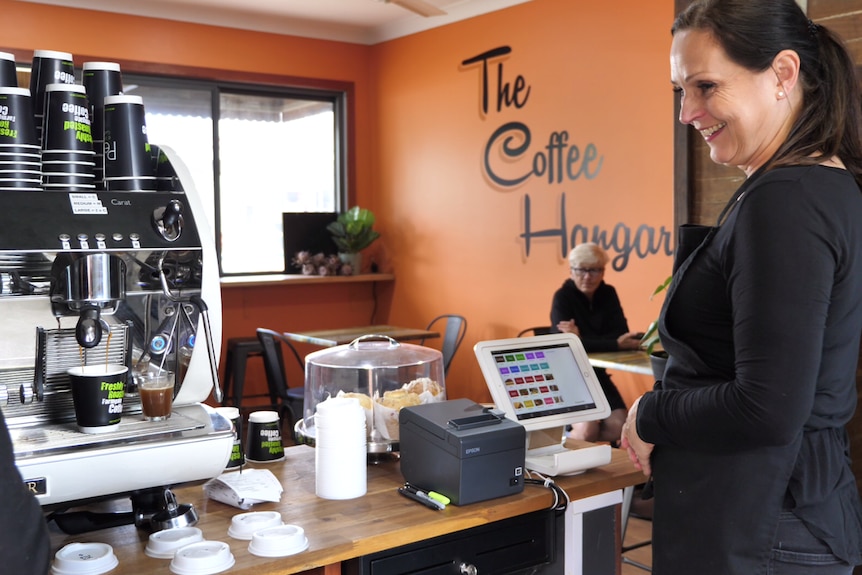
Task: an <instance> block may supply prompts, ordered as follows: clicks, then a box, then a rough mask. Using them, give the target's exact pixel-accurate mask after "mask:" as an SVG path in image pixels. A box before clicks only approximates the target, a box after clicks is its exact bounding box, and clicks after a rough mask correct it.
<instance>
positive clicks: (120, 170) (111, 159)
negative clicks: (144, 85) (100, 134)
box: [104, 95, 156, 189]
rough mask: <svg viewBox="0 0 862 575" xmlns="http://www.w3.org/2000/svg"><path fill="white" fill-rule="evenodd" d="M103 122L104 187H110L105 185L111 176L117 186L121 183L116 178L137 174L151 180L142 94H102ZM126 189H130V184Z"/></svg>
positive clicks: (135, 175) (141, 177)
mask: <svg viewBox="0 0 862 575" xmlns="http://www.w3.org/2000/svg"><path fill="white" fill-rule="evenodd" d="M104 122H105V124H104V125H105V141H104V157H105V186H106V188H107V189H111V188H110V187H109V185H108V182H109V181H111V180H116V182H117V183H116V184H115V185H117V186H121V185H122V184H120V183H118V182H120V181H122V180H123V179H135V178H140V179H141V180H142V182H145V181H146V180H148V179H150V178H152V179H153V181H155V177H156V172H155V168H154V167H153V161H152V155H151V153H150V145H149V142H148V141H147V123H146V115H145V111H144V101H143V98H141V97H140V96H125V95H123V96H108V97H106V98H105V116H104ZM136 183H139V182H136ZM114 189H121V188H120V187H117V188H114ZM126 189H134V186H132V188H126ZM143 189H155V187H152V188H143Z"/></svg>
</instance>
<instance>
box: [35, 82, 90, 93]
mask: <svg viewBox="0 0 862 575" xmlns="http://www.w3.org/2000/svg"><path fill="white" fill-rule="evenodd" d="M45 91H46V92H78V93H80V94H86V93H87V89H86V88H84V86H83V85H81V84H48V85H47V86H45Z"/></svg>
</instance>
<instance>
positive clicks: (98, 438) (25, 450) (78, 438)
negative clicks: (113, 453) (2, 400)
mask: <svg viewBox="0 0 862 575" xmlns="http://www.w3.org/2000/svg"><path fill="white" fill-rule="evenodd" d="M205 427H206V425H205V424H204V423H203V422H201V421H199V420H197V419H195V418H192V417H189V416H186V415H183V414H182V413H178V412H177V411H176V410H175V411H173V412H172V413H171V417H170V419H166V420H164V421H146V420H144V419H142V418H141V416H140V415H138V416H135V415H129V416H124V417H123V419H122V420H120V425H119V426H118V427H117V429H116V430H115V431H110V432H108V433H98V434H96V433H82V432H80V431H78V428H77V426H76V425H75V423H74V422H69V423H60V424H48V425H44V424H38V425H32V426H26V427H17V428H10V429H9V434H10V435H11V436H12V445H13V449H14V452H15V458H16V459H18V460H21V459H27V458H29V457H36V456H45V455H53V454H57V453H61V452H64V451H78V450H81V449H87V448H93V447H108V446H110V445H113V444H130V443H143V442H147V441H150V440H155V439H160V440H163V439H165V438H169V437H178V436H180V435H187V433H186V432H193V431H196V430H200V429H204V428H205Z"/></svg>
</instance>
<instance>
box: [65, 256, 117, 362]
mask: <svg viewBox="0 0 862 575" xmlns="http://www.w3.org/2000/svg"><path fill="white" fill-rule="evenodd" d="M125 297H126V264H125V263H124V262H123V260H122V258H121V257H120V256H117V255H112V254H110V253H106V252H96V253H79V252H72V253H60V254H57V257H56V258H54V262H53V264H51V311H52V312H53V313H54V315H55V316H57V317H61V316H70V315H77V316H78V318H79V319H78V323H77V325H76V327H75V339H76V340H77V342H78V345H80V346H81V347H83V348H86V349H90V348H93V347H96V346H97V345H99V342H100V341H101V340H102V335H103V333H110V330H111V328H110V326H109V325H108V323H107V322H106V321H105V320H104V319H102V315H103V314H104V315H113V313H114V312H115V311H117V307H118V306H119V304H120V302H121V301H122V300H123V299H125Z"/></svg>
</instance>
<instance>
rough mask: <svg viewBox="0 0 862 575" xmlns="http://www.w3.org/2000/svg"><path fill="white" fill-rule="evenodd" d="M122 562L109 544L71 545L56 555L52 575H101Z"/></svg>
mask: <svg viewBox="0 0 862 575" xmlns="http://www.w3.org/2000/svg"><path fill="white" fill-rule="evenodd" d="M119 563H120V561H119V560H118V559H117V556H116V555H114V549H113V547H111V546H110V545H108V544H107V543H69V544H68V545H66V546H65V547H63V548H61V549H60V550H59V551H57V553H56V554H55V555H54V563H53V565H51V574H52V575H101V574H102V573H107V572H108V571H110V570H111V569H113V568H114V567H116V566H117V565H118V564H119Z"/></svg>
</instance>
